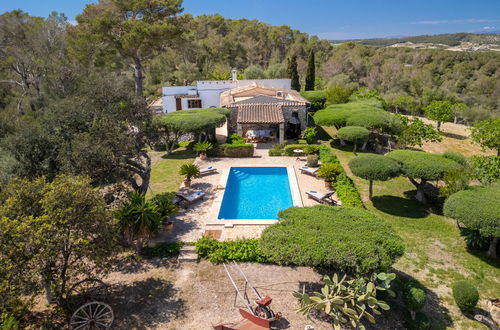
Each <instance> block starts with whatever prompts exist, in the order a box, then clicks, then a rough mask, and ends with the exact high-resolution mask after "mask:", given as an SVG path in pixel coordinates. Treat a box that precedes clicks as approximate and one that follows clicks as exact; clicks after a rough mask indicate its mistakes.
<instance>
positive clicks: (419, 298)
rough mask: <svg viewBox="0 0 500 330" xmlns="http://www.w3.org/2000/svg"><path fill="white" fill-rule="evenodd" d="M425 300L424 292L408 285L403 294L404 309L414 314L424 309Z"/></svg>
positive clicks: (419, 288)
mask: <svg viewBox="0 0 500 330" xmlns="http://www.w3.org/2000/svg"><path fill="white" fill-rule="evenodd" d="M426 298H427V297H426V294H425V290H424V289H423V288H421V287H418V286H413V285H409V286H407V287H406V288H405V290H404V293H403V301H404V302H405V305H406V308H408V309H409V310H410V311H412V312H415V313H416V312H418V311H420V310H421V309H422V308H424V306H425V301H426Z"/></svg>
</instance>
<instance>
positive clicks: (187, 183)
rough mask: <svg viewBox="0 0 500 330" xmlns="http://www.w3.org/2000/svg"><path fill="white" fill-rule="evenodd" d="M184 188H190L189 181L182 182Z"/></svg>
mask: <svg viewBox="0 0 500 330" xmlns="http://www.w3.org/2000/svg"><path fill="white" fill-rule="evenodd" d="M184 187H186V188H189V187H191V180H184Z"/></svg>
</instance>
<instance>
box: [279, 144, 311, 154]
mask: <svg viewBox="0 0 500 330" xmlns="http://www.w3.org/2000/svg"><path fill="white" fill-rule="evenodd" d="M306 146H307V144H287V145H286V146H285V147H284V148H283V154H284V155H285V156H303V155H305V154H304V153H303V152H302V153H295V152H293V151H294V150H296V149H299V150H304V148H305V147H306Z"/></svg>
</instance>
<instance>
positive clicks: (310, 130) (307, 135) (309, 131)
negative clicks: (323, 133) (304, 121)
mask: <svg viewBox="0 0 500 330" xmlns="http://www.w3.org/2000/svg"><path fill="white" fill-rule="evenodd" d="M316 133H317V131H316V127H307V128H306V129H305V130H304V132H302V136H303V137H304V140H306V142H307V143H309V144H312V143H316Z"/></svg>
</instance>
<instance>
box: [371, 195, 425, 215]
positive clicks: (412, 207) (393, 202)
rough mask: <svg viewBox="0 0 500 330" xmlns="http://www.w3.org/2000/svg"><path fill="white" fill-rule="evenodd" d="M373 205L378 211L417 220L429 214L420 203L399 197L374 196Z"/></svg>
mask: <svg viewBox="0 0 500 330" xmlns="http://www.w3.org/2000/svg"><path fill="white" fill-rule="evenodd" d="M372 203H373V206H374V207H375V208H376V209H377V210H379V211H382V212H384V213H387V214H390V215H394V216H398V217H406V218H414V219H417V218H425V217H426V216H428V214H429V213H428V211H427V210H425V209H424V208H422V205H421V204H420V203H419V202H418V201H416V200H412V199H407V198H402V197H397V196H391V195H382V196H373V199H372Z"/></svg>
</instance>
